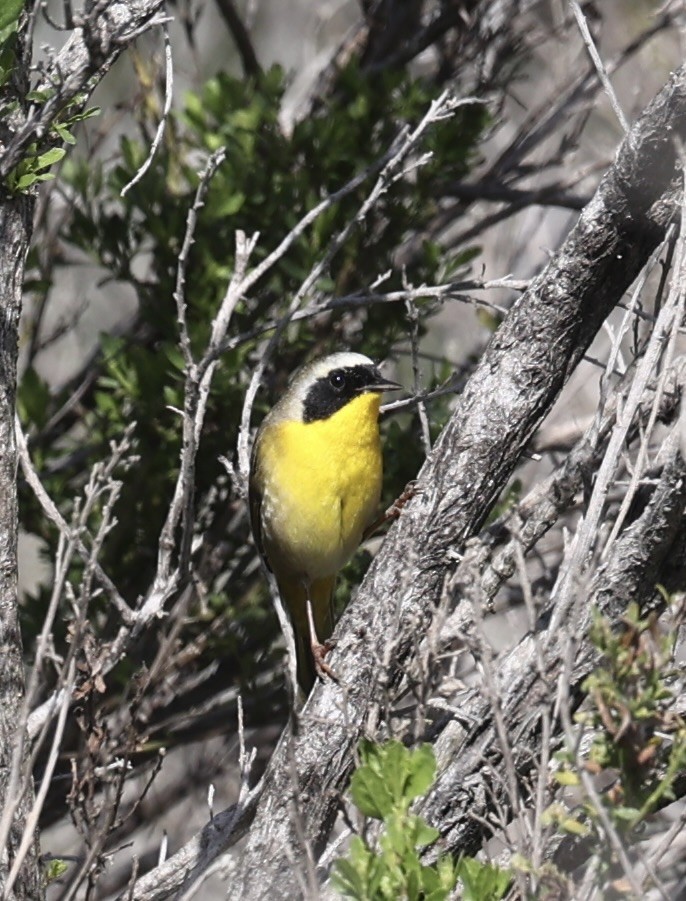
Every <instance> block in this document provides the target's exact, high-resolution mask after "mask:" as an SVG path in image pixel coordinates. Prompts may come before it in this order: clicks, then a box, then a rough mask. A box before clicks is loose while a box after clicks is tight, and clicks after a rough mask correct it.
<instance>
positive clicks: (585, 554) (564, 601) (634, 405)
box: [553, 292, 681, 626]
mask: <svg viewBox="0 0 686 901" xmlns="http://www.w3.org/2000/svg"><path fill="white" fill-rule="evenodd" d="M680 306H681V301H680V297H679V295H678V293H677V294H676V295H675V294H674V292H673V293H672V295H671V296H670V298H669V299H668V301H667V303H666V304H665V306H664V307H663V308H662V310H661V311H660V315H659V316H658V320H657V322H656V323H655V328H654V329H653V333H652V335H651V337H650V342H649V344H648V347H647V348H646V352H645V355H644V357H643V359H642V360H641V361H640V363H639V365H638V367H637V371H636V377H635V378H634V381H633V383H632V385H631V389H630V391H629V396H628V397H627V401H626V404H625V405H624V407H623V408H622V410H621V411H620V413H619V415H618V417H617V423H616V424H615V427H614V429H613V432H612V435H611V437H610V441H609V443H608V448H607V452H606V454H605V457H604V459H603V462H602V463H601V465H600V468H599V470H598V473H597V475H596V480H595V485H594V488H593V493H592V495H591V499H590V501H589V504H588V509H587V511H586V515H585V517H584V519H583V522H582V523H581V524H580V525H579V527H578V529H577V531H576V534H575V536H574V539H573V542H572V547H571V550H570V555H569V560H568V561H567V563H566V564H565V566H564V569H563V570H562V571H561V572H560V575H559V576H558V580H557V584H556V587H555V589H554V591H553V598H554V600H555V609H554V612H553V622H554V623H555V624H557V625H558V626H560V625H562V623H563V622H564V620H565V618H566V617H567V616H568V614H569V607H570V604H571V603H573V599H574V593H573V589H574V586H575V585H576V584H577V583H578V581H579V580H580V579H581V577H582V575H583V573H584V571H585V569H586V565H587V563H588V560H589V554H590V551H591V548H592V547H593V544H594V543H595V540H596V538H597V536H598V530H599V526H600V519H601V516H602V513H603V510H604V508H605V501H606V498H607V493H608V490H609V487H610V484H611V481H612V478H613V476H614V473H615V471H616V469H617V465H618V462H619V460H620V458H621V450H622V447H623V446H624V442H625V441H626V436H627V434H628V432H629V429H630V428H631V425H632V423H633V420H634V417H635V415H636V411H637V409H638V407H639V405H640V402H641V398H642V397H643V394H644V392H645V389H646V386H647V384H648V381H649V379H650V378H651V376H652V374H653V372H654V371H655V368H656V366H657V364H658V361H659V359H660V357H661V356H662V353H663V350H664V342H665V339H666V338H667V336H668V335H669V334H670V332H671V330H672V328H673V326H674V323H675V320H676V319H677V310H678V309H679V308H680Z"/></svg>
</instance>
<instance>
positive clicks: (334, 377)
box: [329, 372, 345, 392]
mask: <svg viewBox="0 0 686 901" xmlns="http://www.w3.org/2000/svg"><path fill="white" fill-rule="evenodd" d="M329 384H330V385H331V387H332V388H333V390H334V391H336V392H341V391H342V390H343V389H344V388H345V376H344V375H343V373H342V372H332V373H331V375H330V376H329Z"/></svg>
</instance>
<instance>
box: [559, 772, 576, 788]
mask: <svg viewBox="0 0 686 901" xmlns="http://www.w3.org/2000/svg"><path fill="white" fill-rule="evenodd" d="M555 781H556V782H558V783H559V784H560V785H578V784H579V776H578V775H577V774H576V773H574V772H572V770H558V771H557V772H556V773H555Z"/></svg>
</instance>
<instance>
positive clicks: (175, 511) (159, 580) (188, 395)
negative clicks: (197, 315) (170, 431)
mask: <svg viewBox="0 0 686 901" xmlns="http://www.w3.org/2000/svg"><path fill="white" fill-rule="evenodd" d="M225 156H226V150H225V148H223V147H220V148H219V149H218V150H216V151H215V152H214V153H212V154H211V155H210V156H209V157H208V159H207V162H206V163H205V167H204V169H203V172H202V175H201V177H200V181H199V183H198V187H197V190H196V192H195V198H194V200H193V205H192V206H191V208H190V209H189V211H188V216H187V218H186V230H185V234H184V239H183V243H182V245H181V252H180V254H179V264H178V267H177V274H176V286H175V289H174V301H175V303H176V309H177V321H178V324H179V342H180V345H181V352H182V354H183V358H184V363H185V386H184V409H183V414H182V422H183V441H182V447H181V454H180V456H181V459H180V465H179V475H178V476H177V479H176V484H175V486H174V494H173V497H172V501H171V503H170V505H169V511H168V512H167V518H166V519H165V522H164V525H163V526H162V531H161V532H160V538H159V543H158V557H157V570H156V572H155V578H154V581H153V586H152V590H151V592H150V595H149V596H148V598H147V599H146V601H145V603H144V604H143V606H142V608H141V609H140V611H139V612H138V614H137V616H138V618H139V622H138V623H137V628H138V629H141V628H143V626H145V625H146V623H147V622H148V621H149V620H150V619H151V618H152V617H153V616H154V615H156V614H157V613H159V611H160V610H161V608H162V605H163V604H164V601H165V600H166V598H167V597H168V596H169V594H170V593H171V592H172V591H173V590H174V588H175V587H176V585H177V584H178V582H179V580H180V579H181V578H183V577H184V576H185V575H186V574H187V570H188V565H189V558H190V546H191V538H192V522H191V519H192V512H191V511H192V506H193V498H194V481H195V480H194V477H195V457H196V452H197V440H196V435H199V428H198V421H199V423H200V426H201V425H202V420H203V414H204V407H202V406H201V404H200V401H199V379H200V376H199V373H198V367H197V366H196V364H195V361H194V360H193V355H192V353H191V345H190V337H189V334H188V325H187V322H186V298H185V290H184V289H185V282H186V266H187V264H188V255H189V253H190V248H191V245H192V243H193V236H194V234H195V228H196V225H197V219H198V211H199V210H200V208H201V207H202V206H203V205H204V202H205V197H206V195H207V191H208V189H209V185H210V181H211V180H212V178H213V176H214V174H215V172H216V171H217V169H218V168H219V166H220V165H221V163H222V162H223V160H224V158H225ZM222 306H223V304H222ZM182 518H183V522H182V537H181V549H180V551H179V564H178V569H177V571H176V572H175V573H174V574H172V554H173V551H174V548H175V547H176V541H175V532H176V528H177V526H178V524H179V521H180V520H181V519H182Z"/></svg>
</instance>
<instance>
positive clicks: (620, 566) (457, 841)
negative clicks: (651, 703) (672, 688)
mask: <svg viewBox="0 0 686 901" xmlns="http://www.w3.org/2000/svg"><path fill="white" fill-rule="evenodd" d="M677 444H678V434H677V430H676V428H673V429H672V440H671V455H670V459H669V461H668V463H667V465H666V466H665V469H664V470H663V473H662V476H661V478H660V480H659V484H658V485H657V487H656V489H655V492H654V494H653V497H652V498H651V500H650V502H649V504H648V506H647V507H646V509H645V510H644V512H643V514H642V515H641V517H639V519H638V520H637V521H636V522H635V523H633V524H632V526H631V527H630V528H629V529H628V530H627V531H626V532H625V533H624V534H623V535H622V536H621V538H620V539H619V540H618V541H617V542H616V544H615V546H614V548H613V552H612V555H611V559H610V560H609V561H608V563H607V564H606V566H605V567H604V568H603V569H601V570H599V571H598V572H597V574H596V577H595V579H594V582H593V584H592V585H591V586H590V590H589V591H588V592H587V594H586V596H585V597H586V601H587V602H586V604H585V605H584V607H583V609H581V608H580V609H579V610H577V611H576V612H575V615H576V619H574V620H571V621H570V622H569V623H568V624H567V625H566V627H565V628H564V629H560V628H553V627H552V626H551V625H550V624H548V626H547V627H546V628H545V632H544V635H543V636H542V638H543V639H544V640H542V641H541V645H542V647H544V649H545V655H546V666H547V677H548V678H547V684H548V685H550V684H557V682H558V678H559V674H560V670H561V668H562V665H563V661H564V654H565V650H566V645H567V641H568V636H569V635H570V634H577V635H585V634H586V631H587V628H588V625H589V623H590V610H591V607H597V608H598V609H599V610H600V612H601V613H602V615H603V616H605V617H607V618H608V619H610V620H611V621H618V620H619V618H620V617H621V616H622V615H623V613H624V611H625V609H626V605H627V603H629V602H630V601H632V600H633V601H636V602H637V603H638V604H639V606H640V607H641V608H642V609H645V607H646V605H648V604H651V603H653V602H654V599H655V594H656V593H655V589H654V585H655V582H656V581H659V579H660V573H661V571H662V567H664V566H665V565H668V564H669V560H670V555H671V554H672V553H673V547H674V543H675V539H677V538H678V536H679V535H680V533H681V530H682V522H683V513H684V509H685V506H686V465H685V464H684V461H683V459H682V458H681V457H680V455H679V454H678V453H677V452H676V447H677ZM548 636H549V640H545V639H546V638H547V637H548ZM597 664H598V655H597V653H596V652H595V650H594V649H593V648H592V647H591V646H590V644H589V643H588V642H585V643H582V644H580V645H579V649H578V653H577V654H576V656H575V661H574V671H573V674H572V677H571V678H570V680H569V686H570V692H572V694H573V696H574V697H578V692H579V686H580V685H581V683H582V681H583V680H584V679H585V678H586V676H587V675H588V674H589V673H590V672H591V671H592V670H593V668H594V667H595V666H597ZM496 674H497V682H498V687H499V693H500V695H501V698H502V699H503V700H502V705H503V710H504V711H505V716H506V725H507V726H508V729H509V731H510V732H511V733H512V734H518V737H517V743H516V745H515V753H516V754H517V756H518V768H521V769H520V772H521V773H522V774H524V773H525V772H526V770H527V769H528V768H529V766H530V761H531V759H532V756H533V755H535V754H536V751H537V748H539V747H540V733H539V729H538V728H537V726H536V721H535V718H534V719H532V717H531V711H532V709H533V710H536V709H537V708H538V706H539V705H540V704H541V689H543V690H544V692H545V694H544V696H543V698H544V700H543V703H544V704H545V698H548V688H547V686H541V685H540V680H539V678H538V675H537V673H536V667H535V645H534V639H533V637H532V636H531V635H529V634H527V635H526V636H524V638H523V639H522V640H521V641H520V642H519V643H518V644H517V645H516V646H515V647H513V648H512V649H511V650H510V651H508V652H507V653H505V654H503V655H502V657H501V658H500V659H499V660H498V661H497V671H496ZM456 715H459V716H462V717H464V718H465V719H466V720H467V722H469V723H471V724H472V725H471V728H470V729H469V731H468V732H467V733H465V731H464V730H462V732H461V733H460V732H458V733H457V734H455V732H456V730H455V728H454V724H455V719H454V717H455V715H453V717H451V720H449V721H446V723H445V724H444V726H443V728H442V730H441V732H440V735H439V738H438V740H437V742H436V751H437V756H438V757H439V759H441V758H442V759H444V760H447V763H446V765H445V767H444V768H443V769H442V771H441V772H440V773H439V776H438V780H437V782H436V785H435V786H434V787H433V788H432V790H431V793H430V795H429V797H428V798H427V799H426V801H425V802H422V803H421V805H420V812H421V813H422V814H423V815H424V816H425V817H426V818H427V819H428V821H429V822H430V823H431V824H432V825H434V826H436V827H438V828H440V830H441V833H442V836H443V846H442V847H443V850H445V849H449V850H451V851H452V852H453V853H455V852H458V851H461V852H463V853H465V854H474V853H476V851H477V850H478V848H479V847H480V846H481V842H482V841H483V838H484V834H483V832H482V831H481V830H479V829H478V828H476V827H475V825H474V823H473V817H472V814H473V813H477V814H479V815H481V816H484V815H485V814H486V813H487V811H488V809H489V805H488V803H487V801H486V799H485V795H484V790H485V786H484V784H483V783H484V778H485V777H484V775H483V772H482V768H483V759H484V756H485V757H486V758H487V759H488V760H489V761H490V762H491V765H492V766H494V767H495V766H497V765H498V759H499V754H498V752H499V745H498V737H497V733H496V730H495V726H494V723H493V718H492V716H491V715H490V711H489V705H488V701H486V700H484V699H483V698H480V697H479V696H478V695H476V694H474V695H472V696H471V697H468V698H467V699H466V701H465V702H464V703H463V705H462V707H461V708H460V710H459V713H457V714H456ZM503 800H505V801H506V800H507V799H506V798H504V799H503V798H501V803H502V801H503Z"/></svg>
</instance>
